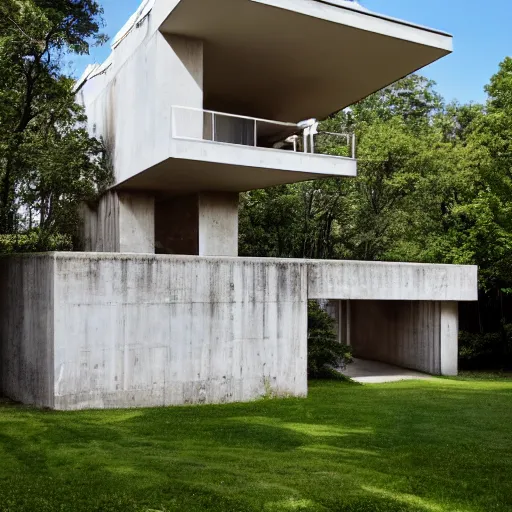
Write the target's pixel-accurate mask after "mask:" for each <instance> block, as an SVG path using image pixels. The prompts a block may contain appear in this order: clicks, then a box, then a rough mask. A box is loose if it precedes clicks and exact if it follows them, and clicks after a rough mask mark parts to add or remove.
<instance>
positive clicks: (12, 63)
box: [0, 0, 109, 233]
mask: <svg viewBox="0 0 512 512" xmlns="http://www.w3.org/2000/svg"><path fill="white" fill-rule="evenodd" d="M101 14H102V10H101V8H100V6H99V4H98V3H97V2H96V1H95V0H3V2H2V4H1V5H0V121H1V122H0V126H1V128H0V233H15V232H18V231H20V230H23V229H29V228H33V227H35V226H37V227H38V229H40V230H41V232H42V233H45V232H48V233H49V232H53V231H55V230H61V229H64V230H68V231H69V230H72V229H73V228H72V226H70V224H72V222H71V219H73V218H74V217H75V213H76V206H77V204H78V202H79V201H80V200H82V199H86V198H87V197H89V196H90V195H91V194H92V193H93V192H95V191H97V190H98V189H100V188H102V187H104V186H105V184H106V182H108V179H109V173H108V172H107V171H106V170H105V166H104V165H103V148H102V147H101V144H100V143H99V142H98V141H96V140H94V139H91V138H89V136H88V135H87V133H86V131H85V129H84V121H85V117H84V114H83V111H82V110H81V109H80V107H78V106H77V105H76V104H75V102H74V97H73V91H72V87H73V81H72V80H71V79H70V78H67V77H66V76H64V75H63V73H62V71H61V67H62V66H61V64H62V56H63V54H64V53H65V52H75V53H79V54H81V53H87V52H88V51H89V48H90V45H91V44H97V43H101V42H103V41H104V39H105V37H104V36H103V35H101V34H100V33H99V30H100V26H101V23H102V19H101Z"/></svg>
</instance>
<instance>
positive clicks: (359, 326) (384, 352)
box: [327, 300, 458, 375]
mask: <svg viewBox="0 0 512 512" xmlns="http://www.w3.org/2000/svg"><path fill="white" fill-rule="evenodd" d="M327 311H328V312H329V313H330V314H331V316H332V317H333V318H334V319H335V325H336V330H337V334H338V339H339V341H340V343H345V344H348V345H350V346H351V347H352V350H353V355H354V357H355V358H356V359H358V360H364V361H375V362H380V363H386V364H388V365H393V366H396V367H401V368H405V369H410V370H416V371H418V372H423V373H426V374H430V375H456V374H457V371H458V364H457V363H458V339H457V338H458V303H457V302H441V301H412V300H330V301H329V302H328V305H327ZM368 368H371V366H369V365H368V366H367V367H366V368H365V371H366V372H367V371H368ZM375 371H376V372H380V371H386V368H384V367H382V366H379V365H375Z"/></svg>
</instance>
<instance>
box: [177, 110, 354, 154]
mask: <svg viewBox="0 0 512 512" xmlns="http://www.w3.org/2000/svg"><path fill="white" fill-rule="evenodd" d="M171 122H172V136H173V138H175V139H185V140H201V141H208V142H217V143H223V144H235V145H241V146H250V147H255V148H267V149H278V150H287V151H294V152H303V153H314V154H317V155H329V156H334V157H340V158H352V159H355V157H356V138H355V135H354V134H346V133H333V132H323V131H321V130H318V122H317V121H316V120H315V119H310V120H309V121H305V122H302V123H299V124H296V123H284V122H281V121H271V120H269V119H260V118H256V117H248V116H239V115H235V114H227V113H224V112H214V111H212V110H202V109H198V108H192V107H179V106H174V107H172V113H171Z"/></svg>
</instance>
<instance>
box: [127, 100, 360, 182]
mask: <svg viewBox="0 0 512 512" xmlns="http://www.w3.org/2000/svg"><path fill="white" fill-rule="evenodd" d="M318 126H319V123H318V122H317V121H316V120H315V119H310V120H307V121H304V122H303V123H298V124H297V123H291V122H282V121H273V120H269V119H261V118H255V117H249V116H239V115H235V114H229V113H223V112H214V111H210V110H203V109H199V108H192V107H182V106H173V107H172V108H171V131H170V133H171V140H170V146H169V154H170V155H172V157H171V158H169V159H167V160H166V161H164V162H162V163H161V164H159V165H157V166H155V167H154V168H151V169H148V170H146V171H145V172H144V173H141V174H138V175H136V176H134V177H132V178H130V179H129V180H127V181H126V182H125V183H123V184H122V186H121V188H125V189H127V188H132V189H148V188H151V187H154V183H158V188H159V189H160V190H165V189H169V190H175V191H178V190H179V191H181V192H192V191H196V190H219V191H232V192H243V191H248V190H254V189H258V188H265V187H269V186H273V185H280V184H286V183H295V182H299V181H306V180H310V179H318V178H326V177H354V176H356V175H357V161H356V139H355V136H354V135H352V134H344V133H330V132H323V131H321V130H319V128H318Z"/></svg>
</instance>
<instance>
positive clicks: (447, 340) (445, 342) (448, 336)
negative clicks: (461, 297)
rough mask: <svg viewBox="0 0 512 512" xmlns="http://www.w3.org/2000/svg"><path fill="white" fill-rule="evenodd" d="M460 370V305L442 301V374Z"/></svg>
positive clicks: (453, 373)
mask: <svg viewBox="0 0 512 512" xmlns="http://www.w3.org/2000/svg"><path fill="white" fill-rule="evenodd" d="M458 371H459V305H458V303H457V302H441V375H446V376H450V375H452V376H453V375H457V374H458Z"/></svg>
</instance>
